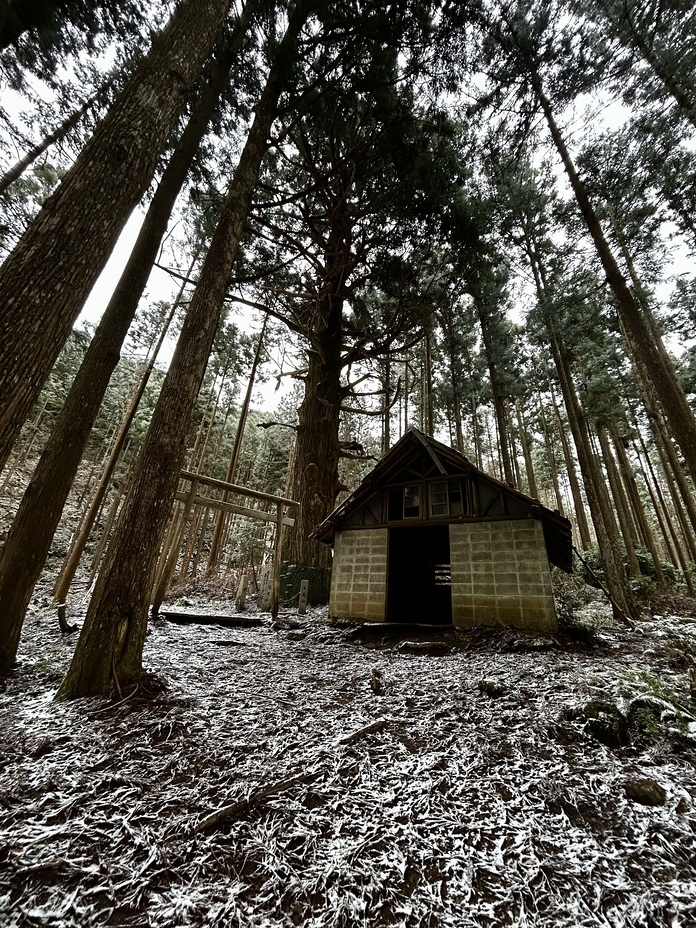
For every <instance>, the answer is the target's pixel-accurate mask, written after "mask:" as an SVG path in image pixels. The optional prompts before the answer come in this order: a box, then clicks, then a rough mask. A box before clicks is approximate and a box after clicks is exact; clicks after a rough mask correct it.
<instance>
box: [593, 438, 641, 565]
mask: <svg viewBox="0 0 696 928" xmlns="http://www.w3.org/2000/svg"><path fill="white" fill-rule="evenodd" d="M597 438H598V439H599V446H600V448H601V449H602V459H603V461H604V468H605V470H606V474H607V478H608V480H609V488H610V490H611V495H612V498H613V500H614V509H615V510H616V514H617V516H618V518H619V525H620V527H621V535H622V537H623V540H624V546H625V548H626V555H627V559H628V571H629V573H630V575H631V576H632V577H639V576H640V564H639V563H638V556H637V554H636V544H637V539H636V536H635V532H634V527H633V522H632V520H631V514H630V512H629V509H628V505H627V500H626V494H625V492H624V488H623V485H622V483H621V478H620V476H619V472H618V470H617V468H616V463H615V461H614V457H613V455H612V453H611V448H610V447H609V439H608V438H607V433H606V429H605V428H604V426H603V425H600V424H599V423H598V424H597Z"/></svg>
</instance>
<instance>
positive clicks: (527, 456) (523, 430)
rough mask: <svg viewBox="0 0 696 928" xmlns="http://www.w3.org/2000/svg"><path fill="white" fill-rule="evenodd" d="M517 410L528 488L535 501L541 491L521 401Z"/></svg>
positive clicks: (517, 401) (516, 403)
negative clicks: (538, 485)
mask: <svg viewBox="0 0 696 928" xmlns="http://www.w3.org/2000/svg"><path fill="white" fill-rule="evenodd" d="M515 409H516V410H517V423H518V427H519V430H520V444H521V445H522V454H523V456H524V467H525V470H526V471H527V486H528V488H529V495H530V496H531V497H533V498H534V499H538V498H539V490H538V488H537V482H536V475H535V474H534V464H533V462H532V453H531V450H530V448H529V439H528V438H527V427H526V425H525V421H524V416H523V415H522V407H521V405H520V401H519V399H516V400H515Z"/></svg>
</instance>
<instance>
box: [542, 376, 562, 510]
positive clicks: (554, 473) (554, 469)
mask: <svg viewBox="0 0 696 928" xmlns="http://www.w3.org/2000/svg"><path fill="white" fill-rule="evenodd" d="M537 403H538V406H539V421H540V422H541V430H542V432H543V434H544V447H545V448H546V460H547V462H548V465H549V473H550V474H551V482H552V483H553V493H554V496H555V498H556V508H557V509H558V511H559V513H560V514H561V515H562V516H564V515H565V507H564V505H563V495H562V493H561V486H560V483H559V481H558V466H557V464H556V455H555V453H554V450H553V447H552V445H551V439H550V437H549V429H548V425H547V424H546V413H545V411H544V407H543V406H542V403H541V394H540V393H537Z"/></svg>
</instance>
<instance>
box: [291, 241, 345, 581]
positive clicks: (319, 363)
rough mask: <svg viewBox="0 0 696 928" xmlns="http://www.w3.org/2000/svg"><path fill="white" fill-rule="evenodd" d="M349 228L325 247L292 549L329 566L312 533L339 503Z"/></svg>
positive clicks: (301, 424)
mask: <svg viewBox="0 0 696 928" xmlns="http://www.w3.org/2000/svg"><path fill="white" fill-rule="evenodd" d="M349 251H350V231H349V230H347V229H340V228H339V229H337V228H334V229H333V230H332V232H331V234H330V235H329V241H328V244H327V248H326V265H325V266H326V274H325V276H324V279H323V280H322V281H321V288H320V297H319V300H320V302H319V311H318V312H317V314H316V317H317V319H318V320H320V323H319V325H318V326H317V329H316V330H315V332H314V334H313V336H312V345H311V347H310V351H309V367H308V370H307V375H306V379H305V395H304V399H303V400H302V405H301V406H300V409H299V420H298V428H297V442H296V446H295V474H294V486H293V499H296V500H297V501H298V502H299V504H300V509H299V512H298V513H297V518H296V521H295V526H294V528H293V530H292V533H289V539H288V545H287V553H288V556H289V558H290V560H291V561H292V562H293V563H295V564H300V565H302V566H304V567H328V566H329V565H330V563H331V553H330V550H329V548H328V546H327V545H324V544H320V543H319V542H316V541H312V540H310V539H309V537H308V536H309V533H310V532H311V531H312V529H314V528H315V527H316V526H317V525H318V524H319V523H320V522H322V521H323V520H324V519H325V518H326V516H327V515H328V514H329V513H330V512H331V510H332V509H333V507H334V504H335V501H336V496H337V494H338V490H339V480H338V462H339V457H340V444H339V418H340V407H341V402H342V400H343V399H344V392H343V389H342V387H341V371H342V369H343V362H342V358H341V346H342V335H341V329H342V312H343V296H342V290H343V284H344V282H345V279H346V275H347V273H348V267H349Z"/></svg>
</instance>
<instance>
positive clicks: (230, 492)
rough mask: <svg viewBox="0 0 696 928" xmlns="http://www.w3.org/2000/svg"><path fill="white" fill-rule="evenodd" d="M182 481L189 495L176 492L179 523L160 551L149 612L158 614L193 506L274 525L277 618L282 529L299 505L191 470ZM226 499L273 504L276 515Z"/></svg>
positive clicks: (273, 598) (273, 594)
mask: <svg viewBox="0 0 696 928" xmlns="http://www.w3.org/2000/svg"><path fill="white" fill-rule="evenodd" d="M180 477H181V479H182V480H185V481H187V482H188V483H190V487H189V490H188V492H186V493H185V492H182V491H178V492H177V493H176V495H175V497H174V499H175V500H177V501H178V502H180V503H183V511H182V513H181V517H180V520H179V525H178V529H177V533H176V537H175V538H174V539H173V540H172V543H171V545H170V546H169V550H168V553H167V552H166V550H165V552H163V558H164V563H162V564H161V566H160V568H159V569H158V578H157V581H156V584H155V594H154V597H153V602H152V611H153V613H154V614H157V612H158V611H159V607H160V606H161V605H162V601H163V599H164V596H165V593H166V592H167V589H168V587H169V585H170V583H171V581H172V577H173V576H174V571H175V570H176V564H177V561H178V559H179V551H180V549H181V543H182V541H183V537H184V531H185V529H186V523H187V521H188V518H189V515H190V514H191V511H192V509H193V507H194V506H205V507H207V508H209V509H217V510H218V511H221V512H228V513H232V514H234V515H240V516H248V517H249V518H250V519H259V520H261V521H263V522H273V523H274V524H275V526H276V530H275V542H274V547H273V561H272V569H271V596H270V600H271V601H270V611H271V614H272V615H273V618H276V616H277V615H278V602H279V594H280V556H281V546H282V541H283V528H284V527H285V526H286V525H287V526H288V527H291V526H293V525H294V524H295V520H294V519H292V518H290V517H289V516H287V515H286V514H285V509H286V508H294V509H297V508H299V505H300V504H299V503H298V502H296V501H295V500H294V499H285V497H283V496H273V495H272V494H271V493H262V492H261V491H260V490H250V489H249V488H248V487H240V486H238V485H237V484H234V483H227V482H226V481H224V480H217V479H216V478H215V477H206V476H204V475H203V474H195V473H193V472H192V471H188V470H182V471H181V473H180ZM200 487H211V488H213V489H216V490H222V491H223V494H224V495H223V498H222V499H215V498H214V497H212V496H201V495H199V492H198V491H199V488H200ZM227 496H246V497H249V498H250V499H258V500H262V501H263V502H267V503H272V504H273V505H275V512H265V511H264V510H261V509H251V508H249V507H248V506H240V505H239V504H238V503H230V502H228V501H227V499H226V497H227Z"/></svg>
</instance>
